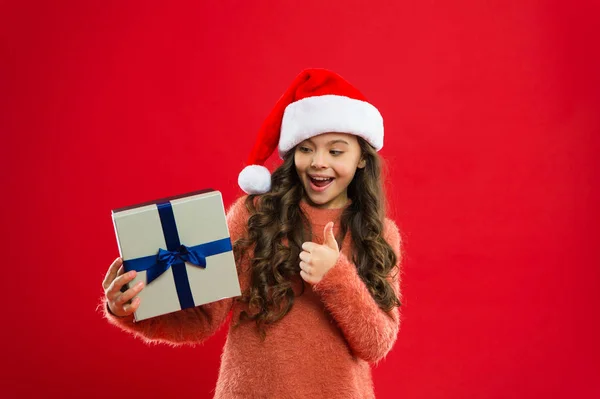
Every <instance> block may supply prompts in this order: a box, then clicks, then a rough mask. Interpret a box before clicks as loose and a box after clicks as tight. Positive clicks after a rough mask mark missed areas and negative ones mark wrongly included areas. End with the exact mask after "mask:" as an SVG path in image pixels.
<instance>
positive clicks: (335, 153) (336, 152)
mask: <svg viewBox="0 0 600 399" xmlns="http://www.w3.org/2000/svg"><path fill="white" fill-rule="evenodd" d="M329 153H330V154H331V155H333V156H334V157H337V156H338V155H342V154H343V153H344V151H338V150H330V151H329Z"/></svg>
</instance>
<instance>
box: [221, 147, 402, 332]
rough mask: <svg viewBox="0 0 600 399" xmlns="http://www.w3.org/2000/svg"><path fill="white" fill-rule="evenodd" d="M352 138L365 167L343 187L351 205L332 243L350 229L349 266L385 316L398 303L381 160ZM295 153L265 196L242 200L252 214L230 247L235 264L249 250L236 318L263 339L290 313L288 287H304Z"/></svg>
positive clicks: (306, 229)
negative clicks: (249, 324)
mask: <svg viewBox="0 0 600 399" xmlns="http://www.w3.org/2000/svg"><path fill="white" fill-rule="evenodd" d="M357 138H358V142H359V145H360V148H361V152H362V157H363V159H365V160H366V166H365V167H364V168H361V169H357V170H356V174H355V175H354V178H353V179H352V182H351V183H350V184H349V185H348V198H350V199H351V200H352V202H351V203H350V205H349V206H348V207H347V208H346V209H345V210H344V212H343V213H342V215H341V221H340V234H339V236H338V237H336V239H337V241H338V244H340V243H341V242H342V240H343V237H344V236H345V235H346V233H347V232H348V230H350V234H351V237H352V241H353V255H352V261H353V262H354V264H355V265H356V268H357V270H358V274H359V276H360V278H361V279H362V280H363V281H364V282H365V284H366V286H367V288H368V289H369V292H370V293H371V295H372V296H373V299H374V300H375V301H376V302H377V304H378V305H379V307H380V308H381V309H383V310H384V311H386V312H389V311H390V310H391V309H392V308H394V307H396V306H401V303H400V300H399V299H398V297H397V296H396V294H395V292H394V290H393V288H392V286H391V284H390V283H389V281H388V280H387V277H388V276H389V274H390V272H391V270H392V269H393V268H394V266H395V265H396V262H397V260H398V259H397V257H396V254H395V253H394V251H393V250H392V248H391V246H390V245H389V244H388V243H387V242H386V241H385V240H384V239H383V236H382V232H383V226H384V220H385V200H384V199H385V195H384V190H383V185H382V179H381V173H382V161H381V159H380V157H379V155H378V154H377V152H376V151H375V149H374V148H373V147H372V146H371V145H370V144H369V143H367V142H366V141H365V140H363V139H362V138H361V137H357ZM295 151H296V147H294V148H293V149H291V150H290V151H288V152H287V153H286V155H285V156H284V161H283V164H282V165H281V166H280V167H279V168H277V169H276V170H275V171H274V172H273V174H272V177H271V190H270V191H269V192H267V193H265V194H261V195H249V196H248V197H247V199H246V201H245V205H246V207H247V209H248V211H249V213H250V215H251V216H250V217H249V219H248V234H247V235H246V236H245V237H242V238H240V239H239V240H237V241H236V242H235V243H234V245H233V250H234V252H235V254H236V259H241V258H242V256H244V255H247V251H246V250H247V249H248V248H250V247H252V246H254V248H253V251H254V252H253V258H252V259H251V262H250V265H251V282H250V286H249V288H248V290H246V291H245V292H244V293H243V295H242V297H241V298H239V299H238V300H239V301H241V302H243V303H246V304H248V310H249V312H246V311H243V312H242V313H241V314H240V322H241V321H244V320H254V321H255V322H256V325H257V329H258V331H259V333H260V335H261V337H262V338H263V339H264V338H265V335H266V332H265V327H266V326H267V325H269V324H273V323H275V322H276V321H278V320H280V319H281V318H282V317H284V316H285V315H286V314H287V313H288V312H289V311H290V309H291V308H292V306H293V304H294V298H295V296H296V294H295V293H294V290H293V289H292V282H293V281H295V280H296V281H297V280H300V281H301V282H302V292H301V293H300V295H301V294H302V293H303V292H304V288H305V286H304V284H305V282H304V280H302V279H301V278H300V266H299V261H298V257H299V255H300V252H301V247H302V243H304V242H305V241H310V240H311V228H310V222H309V220H308V218H307V217H306V215H305V214H304V213H303V212H302V210H301V208H300V206H299V204H300V200H301V199H302V197H303V196H304V187H303V185H302V182H301V181H300V178H299V177H298V174H297V172H296V167H295V163H294V153H295ZM284 239H286V240H287V243H286V244H287V245H284V243H283V240H284ZM340 248H341V245H340ZM238 323H239V322H238Z"/></svg>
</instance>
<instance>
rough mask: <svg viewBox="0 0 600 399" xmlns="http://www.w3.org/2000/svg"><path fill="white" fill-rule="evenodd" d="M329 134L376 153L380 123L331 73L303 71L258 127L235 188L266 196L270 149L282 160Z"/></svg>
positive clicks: (356, 93) (354, 92)
mask: <svg viewBox="0 0 600 399" xmlns="http://www.w3.org/2000/svg"><path fill="white" fill-rule="evenodd" d="M328 132H338V133H349V134H354V135H357V136H360V137H362V138H363V139H365V140H366V141H367V142H369V143H370V144H371V145H372V146H373V147H374V148H375V150H377V151H379V150H380V149H381V148H382V147H383V118H382V116H381V114H380V113H379V111H378V110H377V108H375V107H374V106H373V105H371V104H370V103H368V102H367V100H366V98H365V97H364V96H363V95H362V94H361V93H360V92H359V91H358V90H357V89H356V88H355V87H353V86H352V85H351V84H350V83H348V82H347V81H346V80H344V79H343V78H342V77H341V76H339V75H337V74H336V73H333V72H331V71H328V70H326V69H306V70H304V71H302V72H301V73H300V74H299V75H298V76H297V77H296V79H294V81H293V82H292V84H291V85H290V87H289V88H288V89H287V90H286V92H285V93H284V94H283V96H281V98H280V99H279V101H278V102H277V104H275V107H274V108H273V110H272V111H271V113H270V114H269V115H268V116H267V118H266V119H265V121H264V122H263V124H262V126H261V127H260V130H259V132H258V137H257V140H256V142H255V144H254V147H253V148H252V152H251V153H250V156H249V157H248V160H247V165H248V166H246V167H245V168H244V169H243V170H242V172H241V173H240V175H239V177H238V184H239V185H240V187H241V188H242V190H244V191H245V192H246V193H248V194H262V193H266V192H267V191H269V190H270V189H271V173H270V172H269V170H268V169H267V168H265V167H264V166H263V164H264V163H265V161H266V160H267V159H268V158H269V157H270V156H271V154H272V153H273V151H275V148H277V147H279V148H278V151H279V156H280V157H281V158H283V156H284V155H285V153H286V152H287V151H289V150H290V149H292V148H294V146H296V145H297V144H299V143H301V142H302V141H304V140H306V139H308V138H310V137H313V136H317V135H319V134H322V133H328Z"/></svg>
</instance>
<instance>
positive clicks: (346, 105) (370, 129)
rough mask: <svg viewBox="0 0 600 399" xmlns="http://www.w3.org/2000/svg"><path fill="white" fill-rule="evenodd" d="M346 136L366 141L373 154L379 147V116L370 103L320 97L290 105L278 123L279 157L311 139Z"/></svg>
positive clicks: (348, 98)
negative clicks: (330, 133)
mask: <svg viewBox="0 0 600 399" xmlns="http://www.w3.org/2000/svg"><path fill="white" fill-rule="evenodd" d="M328 132H337V133H349V134H354V135H357V136H360V137H362V138H364V139H365V140H367V141H368V142H369V143H370V144H371V145H372V146H373V147H375V149H376V150H377V151H379V150H380V149H381V148H382V147H383V117H382V116H381V114H380V113H379V111H378V110H377V108H375V107H374V106H373V105H372V104H369V103H368V102H365V101H361V100H356V99H354V98H350V97H345V96H338V95H330V94H328V95H323V96H315V97H307V98H303V99H302V100H298V101H296V102H293V103H291V104H290V105H288V106H287V107H286V109H285V112H284V114H283V120H282V122H281V136H280V138H279V155H280V156H281V157H283V154H285V153H286V152H287V151H289V150H290V149H292V148H293V147H294V146H295V145H296V144H298V143H301V142H302V141H304V140H306V139H308V138H311V137H313V136H316V135H319V134H322V133H328Z"/></svg>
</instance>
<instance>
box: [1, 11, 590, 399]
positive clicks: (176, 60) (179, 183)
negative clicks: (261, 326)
mask: <svg viewBox="0 0 600 399" xmlns="http://www.w3.org/2000/svg"><path fill="white" fill-rule="evenodd" d="M45 3H46V4H43V3H42V2H39V4H38V3H34V2H26V1H12V2H11V1H7V2H2V4H1V5H0V57H1V58H0V60H1V63H0V132H1V134H2V145H1V146H0V159H1V162H2V165H1V167H0V170H1V171H2V172H1V175H0V177H1V184H2V192H3V195H2V204H1V205H2V210H3V219H4V220H3V222H2V226H3V229H2V236H3V237H2V239H3V242H4V248H3V249H4V253H3V256H2V259H3V262H2V266H3V267H4V270H5V272H4V274H3V286H4V289H3V290H2V294H1V295H2V297H3V300H2V304H3V306H2V315H3V317H4V320H3V328H2V329H1V334H2V335H1V342H2V354H3V356H2V357H3V361H2V362H3V369H4V370H3V372H2V373H1V375H2V377H0V379H1V381H2V385H1V392H0V395H1V396H3V397H45V396H50V395H56V396H57V397H89V398H92V397H108V396H113V395H117V394H124V393H125V392H127V393H129V394H134V395H136V396H138V397H145V398H151V397H159V396H161V395H168V396H169V397H175V394H180V395H181V397H199V398H209V397H211V396H212V395H211V394H210V392H211V390H212V389H213V387H214V384H215V381H216V378H217V370H218V369H217V368H218V363H219V355H220V351H221V348H222V345H223V342H224V331H222V332H221V333H220V334H219V335H218V336H216V337H214V338H213V339H211V340H210V341H209V342H207V343H206V344H205V345H204V346H202V347H200V348H196V349H191V348H178V349H173V348H169V347H166V346H154V347H150V346H146V345H144V344H142V343H141V342H140V341H137V340H135V339H133V338H131V337H130V336H128V335H126V334H124V333H122V332H120V331H119V330H117V329H116V328H114V327H112V326H110V325H109V324H107V323H106V322H105V321H104V320H103V319H102V318H101V316H100V315H99V313H97V312H96V310H95V307H96V304H97V303H98V299H99V297H100V296H101V294H102V289H101V281H102V277H103V275H104V272H105V270H106V268H107V267H108V265H109V264H110V262H111V261H112V260H113V259H114V258H115V257H116V256H117V254H118V252H117V245H116V241H115V237H114V232H113V227H112V222H111V217H110V210H111V209H112V208H116V207H120V206H125V205H130V204H134V203H136V202H141V201H146V200H149V199H153V198H158V197H163V196H167V195H172V194H178V193H183V192H187V191H192V190H196V189H201V188H206V187H214V188H216V189H219V190H220V191H221V192H222V193H223V196H224V200H225V202H226V205H229V204H231V203H232V201H233V200H234V199H235V198H236V197H237V196H238V195H240V190H239V189H238V187H237V184H236V181H237V174H238V172H239V171H240V170H241V168H242V167H243V163H244V160H245V158H246V156H247V154H248V152H249V151H250V148H251V146H252V143H253V140H254V136H255V133H256V131H257V129H258V127H259V125H260V123H261V121H262V119H263V118H264V117H265V116H266V114H267V113H268V112H269V110H270V108H271V107H272V105H273V104H274V103H275V101H276V100H277V99H278V98H279V96H280V95H281V93H282V92H283V90H284V89H285V88H286V86H287V85H288V83H289V82H291V80H292V79H293V77H294V76H295V75H296V74H297V73H298V72H300V70H301V69H303V68H305V67H315V66H317V67H326V68H330V69H332V70H335V71H337V72H339V73H340V74H342V75H343V76H345V77H346V78H347V79H348V80H350V81H351V82H352V83H354V84H355V85H356V86H357V87H359V88H360V89H361V90H362V91H363V92H364V93H365V95H367V97H368V98H369V99H370V100H371V101H372V102H373V103H374V104H375V105H376V106H377V107H379V108H380V110H381V111H382V113H383V115H384V118H385V121H386V142H385V147H384V149H383V150H382V151H381V154H382V155H383V156H384V157H385V158H386V160H387V162H388V166H389V172H390V180H389V189H390V191H389V197H390V199H391V201H392V210H391V215H392V216H393V217H394V219H395V220H396V221H397V222H398V224H399V225H400V227H401V229H402V231H403V233H404V240H405V251H406V252H405V263H404V280H403V290H404V295H405V301H404V308H403V324H402V328H401V332H400V334H399V337H398V342H397V344H396V346H395V348H394V349H393V351H392V352H391V353H390V354H389V356H388V358H387V359H386V361H384V362H383V363H381V365H380V366H379V367H378V368H377V369H375V370H374V380H375V384H376V391H377V395H378V398H507V397H511V398H542V397H543V398H567V397H579V398H590V397H594V396H595V395H594V393H595V394H596V395H600V383H599V382H598V375H599V372H600V367H599V361H598V359H599V356H600V344H599V343H598V341H599V340H598V336H599V335H600V334H599V332H600V322H599V321H598V319H599V318H598V315H599V311H598V309H599V306H600V298H599V295H598V285H599V283H600V267H599V266H600V255H598V251H597V244H598V242H599V239H600V233H599V229H598V222H599V221H600V217H599V216H600V215H599V210H598V208H599V207H598V204H599V203H600V201H599V200H600V192H599V191H600V190H599V184H598V183H599V177H600V176H599V174H600V173H599V172H600V168H599V163H598V161H597V157H598V153H599V150H600V139H599V138H598V136H599V134H600V116H599V110H600V108H599V105H600V80H599V74H598V71H599V70H600V59H599V54H600V51H599V50H600V49H599V47H600V46H599V45H598V43H599V41H598V31H597V28H596V27H594V25H595V24H597V17H598V15H599V14H598V12H599V11H600V10H599V8H600V7H598V5H597V4H598V3H596V5H595V6H592V5H591V4H592V3H594V2H593V1H588V2H585V1H582V2H574V3H573V4H571V5H568V4H569V3H572V2H567V1H564V2H540V1H530V0H525V1H505V2H480V1H467V0H461V1H458V2H457V1H445V0H442V1H436V2H386V3H388V4H381V5H377V4H375V2H368V3H367V2H362V3H361V2H354V1H352V2H348V1H335V2H334V1H330V2H322V1H313V0H306V1H303V2H302V3H299V2H298V3H296V4H294V5H292V4H293V2H291V1H290V2H281V1H280V2H274V1H270V2H241V1H238V2H232V1H221V2H208V1H206V2H198V1H196V2H189V4H187V5H179V6H173V5H171V6H166V5H162V6H158V5H157V6H151V5H149V3H148V2H139V3H138V4H135V5H134V3H133V2H83V1H70V2H69V1H62V2H45ZM162 3H164V2H162ZM259 3H261V4H259ZM391 3H393V4H391ZM577 3H579V4H577ZM165 4H166V3H165ZM178 4H182V3H178ZM155 373H157V374H158V375H159V376H160V377H159V378H157V377H155ZM595 397H598V396H595Z"/></svg>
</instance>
